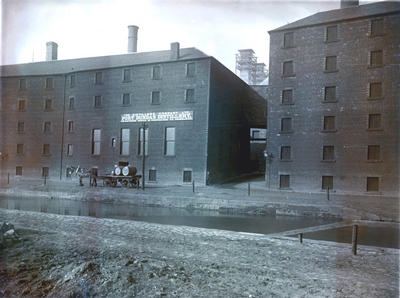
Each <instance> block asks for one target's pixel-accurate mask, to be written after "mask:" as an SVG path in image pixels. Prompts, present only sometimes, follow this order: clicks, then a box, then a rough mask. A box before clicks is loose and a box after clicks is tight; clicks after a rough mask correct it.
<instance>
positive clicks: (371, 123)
mask: <svg viewBox="0 0 400 298" xmlns="http://www.w3.org/2000/svg"><path fill="white" fill-rule="evenodd" d="M368 128H369V129H378V128H381V114H369V116H368Z"/></svg>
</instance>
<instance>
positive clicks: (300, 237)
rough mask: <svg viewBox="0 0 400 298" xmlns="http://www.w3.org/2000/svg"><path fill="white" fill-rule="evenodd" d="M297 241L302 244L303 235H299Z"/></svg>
mask: <svg viewBox="0 0 400 298" xmlns="http://www.w3.org/2000/svg"><path fill="white" fill-rule="evenodd" d="M299 240H300V243H303V233H299Z"/></svg>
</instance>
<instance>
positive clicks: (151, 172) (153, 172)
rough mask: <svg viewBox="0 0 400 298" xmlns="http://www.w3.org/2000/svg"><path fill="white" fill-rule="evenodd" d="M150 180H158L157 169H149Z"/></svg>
mask: <svg viewBox="0 0 400 298" xmlns="http://www.w3.org/2000/svg"><path fill="white" fill-rule="evenodd" d="M149 181H151V182H154V181H157V171H156V170H154V169H151V170H149Z"/></svg>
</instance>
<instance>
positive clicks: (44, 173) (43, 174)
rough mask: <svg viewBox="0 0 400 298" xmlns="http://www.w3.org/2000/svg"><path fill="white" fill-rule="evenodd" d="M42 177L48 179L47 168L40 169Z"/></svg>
mask: <svg viewBox="0 0 400 298" xmlns="http://www.w3.org/2000/svg"><path fill="white" fill-rule="evenodd" d="M42 177H49V168H48V167H43V168H42Z"/></svg>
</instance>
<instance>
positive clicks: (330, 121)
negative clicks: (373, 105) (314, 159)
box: [280, 114, 382, 133]
mask: <svg viewBox="0 0 400 298" xmlns="http://www.w3.org/2000/svg"><path fill="white" fill-rule="evenodd" d="M381 118H382V115H381V114H369V115H368V124H367V128H368V129H371V130H373V129H382V119H381ZM335 122H336V121H335V116H324V121H323V130H324V131H334V130H336V124H335ZM280 129H281V131H280V132H281V133H292V132H293V125H292V118H290V117H285V118H281V128H280Z"/></svg>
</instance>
